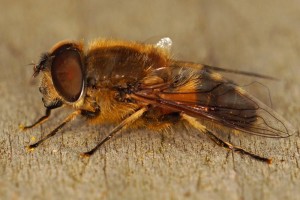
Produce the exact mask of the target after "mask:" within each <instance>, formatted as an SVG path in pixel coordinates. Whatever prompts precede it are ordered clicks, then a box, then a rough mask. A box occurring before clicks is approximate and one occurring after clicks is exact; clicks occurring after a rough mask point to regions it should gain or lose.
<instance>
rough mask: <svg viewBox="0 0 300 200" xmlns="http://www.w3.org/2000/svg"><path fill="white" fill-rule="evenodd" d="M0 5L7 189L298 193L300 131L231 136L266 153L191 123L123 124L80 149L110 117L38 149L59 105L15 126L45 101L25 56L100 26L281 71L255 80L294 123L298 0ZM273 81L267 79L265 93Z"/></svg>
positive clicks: (192, 54)
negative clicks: (161, 127)
mask: <svg viewBox="0 0 300 200" xmlns="http://www.w3.org/2000/svg"><path fill="white" fill-rule="evenodd" d="M0 13H1V18H0V27H1V34H0V38H1V45H0V71H1V73H0V91H1V98H0V105H1V112H0V127H1V131H0V145H1V150H0V176H1V178H0V197H1V199H299V198H300V190H299V188H300V166H299V162H300V159H299V156H300V139H299V135H295V136H292V137H290V138H286V139H268V138H260V137H252V136H249V135H239V136H231V137H230V140H231V142H233V143H235V144H237V145H240V146H243V147H244V148H246V149H247V150H250V151H252V152H255V153H257V154H259V155H265V156H269V157H273V164H271V165H267V164H264V163H261V162H258V161H256V160H253V159H251V158H249V157H247V156H241V155H239V154H234V153H231V152H228V151H227V150H225V149H222V148H220V147H218V146H216V145H215V144H214V143H213V142H211V141H210V140H208V139H207V138H206V137H204V136H201V134H198V133H197V132H196V131H194V130H187V129H185V128H184V127H179V128H178V129H176V130H174V131H169V132H166V133H153V132H148V131H146V130H137V131H127V132H124V133H123V134H122V135H120V136H119V137H118V138H115V139H113V140H111V141H110V142H108V143H107V144H105V146H104V147H103V148H102V149H100V150H99V151H98V152H97V153H96V154H95V155H94V156H93V157H91V158H90V159H89V160H83V159H80V158H79V157H78V153H79V152H82V151H86V150H88V149H90V148H91V147H93V146H94V145H95V144H96V143H97V141H99V140H100V139H101V138H103V137H104V135H105V134H106V133H107V132H108V131H109V130H111V128H112V127H103V126H87V125H86V124H85V123H84V122H83V121H82V119H81V120H80V119H79V120H76V121H74V122H72V123H71V124H70V125H68V126H67V127H66V128H64V130H63V131H61V132H60V133H59V134H58V135H57V136H55V137H54V138H52V139H51V140H49V141H48V142H46V143H45V144H43V145H42V146H40V147H39V148H37V149H36V150H35V151H34V152H32V153H27V152H26V151H25V149H24V146H26V145H28V144H29V142H32V140H33V139H34V138H36V139H38V138H40V137H41V133H47V132H49V131H50V130H51V129H53V128H54V127H55V126H56V125H57V124H58V123H59V122H60V121H61V120H62V119H63V118H64V117H65V116H66V115H67V114H68V113H70V110H67V111H62V112H61V111H60V110H57V111H55V112H54V115H53V117H52V119H51V120H50V121H49V122H47V123H46V124H45V125H42V126H41V127H37V128H34V129H32V130H29V131H26V132H21V131H19V129H18V125H19V124H20V123H26V124H28V123H31V122H32V121H34V120H35V119H37V118H38V117H40V116H41V115H42V114H43V113H44V108H43V104H42V102H41V95H40V94H39V92H38V89H37V85H38V83H35V84H33V85H32V84H30V77H31V75H32V66H26V64H28V63H30V61H31V60H38V58H39V57H38V56H39V54H40V53H41V52H43V51H46V50H47V49H48V48H49V47H51V45H53V44H54V43H56V42H57V41H60V40H63V39H74V40H78V39H84V42H87V41H89V40H90V39H94V38H97V37H109V38H123V39H130V40H139V41H148V40H147V39H148V38H151V37H153V36H157V35H158V36H159V37H160V36H161V37H164V36H169V37H171V38H172V39H173V42H174V49H173V50H174V51H173V52H174V57H176V58H180V59H181V60H190V61H196V62H197V61H199V62H202V63H206V64H211V65H216V66H222V67H227V68H230V69H241V70H246V71H247V70H248V71H253V72H259V73H262V74H266V75H271V76H275V77H278V78H280V79H282V80H283V81H278V82H276V81H265V80H260V79H259V81H260V82H262V83H263V84H265V85H266V86H267V87H268V88H269V90H270V92H271V96H272V101H273V107H274V109H276V110H277V111H278V112H279V113H281V114H283V115H284V116H285V117H286V118H288V119H290V120H291V121H292V122H293V124H295V126H297V123H299V122H300V116H299V111H300V106H299V102H300V92H299V91H300V90H299V85H300V79H299V77H298V76H299V74H300V67H299V65H300V57H299V49H300V35H299V33H300V30H299V28H300V27H299V17H300V7H299V2H298V1H288V2H287V1H280V0H266V1H259V0H257V1H235V0H228V1H218V2H215V1H206V0H201V1H198V0H193V1H171V0H166V1H163V2H162V1H158V0H153V1H151V3H142V2H141V1H130V2H125V1H118V2H116V1H114V2H110V1H104V2H100V1H99V2H98V1H93V2H92V1H90V2H87V1H78V2H74V1H63V2H62V1H51V2H50V1H49V2H44V1H43V2H42V1H41V2H38V1H24V2H18V3H17V2H12V1H2V3H1V7H0ZM159 37H157V40H158V39H159ZM150 41H151V39H150ZM155 41H156V39H155V40H154V42H155ZM227 76H230V74H227ZM240 79H241V80H243V83H249V82H251V81H253V80H254V79H252V78H244V77H240ZM260 88H263V87H260ZM266 93H267V92H266V90H265V89H264V88H263V89H262V92H261V94H262V96H267V95H266ZM61 133H63V134H61ZM225 138H226V137H225Z"/></svg>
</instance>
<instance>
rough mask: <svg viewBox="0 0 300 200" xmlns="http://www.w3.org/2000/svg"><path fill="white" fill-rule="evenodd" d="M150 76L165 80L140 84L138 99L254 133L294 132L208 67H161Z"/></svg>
mask: <svg viewBox="0 0 300 200" xmlns="http://www.w3.org/2000/svg"><path fill="white" fill-rule="evenodd" d="M149 76H152V77H155V76H160V79H163V80H164V84H162V83H160V84H158V85H157V87H155V85H151V86H149V85H146V86H142V87H141V89H140V90H139V91H137V92H136V93H135V95H136V96H137V97H138V98H139V100H142V101H143V100H144V101H146V102H148V103H149V102H150V103H152V104H155V105H157V106H161V107H164V108H168V109H173V110H176V111H181V112H185V113H187V114H189V115H191V116H194V117H198V118H199V119H200V118H204V119H208V120H210V121H212V122H215V123H219V124H221V125H224V126H226V127H228V128H232V129H235V130H240V131H243V132H246V133H250V134H254V135H259V136H265V137H278V138H281V137H288V136H290V135H292V134H294V133H295V132H297V130H296V129H295V128H293V126H292V125H291V124H290V123H289V122H288V121H286V120H285V119H284V118H283V117H281V116H280V115H278V114H277V113H276V112H275V111H274V110H272V109H271V108H269V107H268V106H266V105H265V104H263V103H262V102H261V101H260V100H258V99H257V98H255V97H253V96H252V95H250V94H249V93H247V92H246V91H245V90H243V89H242V88H240V87H238V86H236V85H235V84H232V82H230V81H227V80H226V79H224V78H222V77H221V75H219V74H217V73H212V72H211V71H209V70H207V69H193V68H186V67H173V68H171V69H170V68H160V69H158V70H157V71H156V70H154V71H153V72H152V74H151V75H149Z"/></svg>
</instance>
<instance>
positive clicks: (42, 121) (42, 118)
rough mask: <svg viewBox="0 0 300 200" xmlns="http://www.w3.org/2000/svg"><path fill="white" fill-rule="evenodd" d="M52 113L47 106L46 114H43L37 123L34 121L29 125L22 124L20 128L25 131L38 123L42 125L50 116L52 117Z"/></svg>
mask: <svg viewBox="0 0 300 200" xmlns="http://www.w3.org/2000/svg"><path fill="white" fill-rule="evenodd" d="M50 114H51V109H50V108H47V109H46V112H45V115H44V116H42V117H41V118H39V119H38V120H37V121H36V122H35V123H33V124H32V125H29V126H23V125H20V126H19V128H20V129H21V130H22V131H25V130H27V129H30V128H33V127H35V126H37V125H40V124H42V123H44V122H46V121H47V120H48V118H49V117H50Z"/></svg>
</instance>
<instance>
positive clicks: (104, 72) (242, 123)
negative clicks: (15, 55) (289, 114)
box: [21, 38, 296, 163]
mask: <svg viewBox="0 0 300 200" xmlns="http://www.w3.org/2000/svg"><path fill="white" fill-rule="evenodd" d="M171 44H172V41H171V40H170V39H169V38H163V39H161V40H160V41H159V42H158V43H157V44H155V45H154V44H143V43H137V42H127V41H115V40H105V39H103V40H102V39H101V40H96V41H94V42H92V43H90V45H89V47H88V48H87V49H84V46H83V44H82V43H80V42H70V41H63V42H60V43H58V44H56V45H54V47H52V48H51V49H50V51H49V52H47V53H44V54H42V56H41V59H40V61H39V63H38V64H37V65H35V66H34V74H33V76H34V77H35V76H37V75H38V74H40V73H41V74H42V81H41V85H40V87H39V91H40V92H41V93H42V95H43V98H42V101H43V103H44V106H45V107H46V112H45V115H44V116H42V117H41V118H40V119H38V120H37V121H36V122H35V123H33V124H32V125H30V126H22V127H21V128H22V129H23V130H26V129H29V128H33V127H35V126H37V125H40V124H42V123H44V122H45V121H46V120H47V119H48V118H49V117H50V115H51V110H52V109H55V108H60V107H71V108H73V109H74V112H72V113H71V114H69V115H68V116H67V117H66V118H65V119H64V121H63V122H62V123H61V124H59V125H58V126H57V127H56V128H55V129H54V130H52V131H51V132H50V133H49V134H48V135H46V136H44V137H43V138H42V139H40V140H39V141H37V142H36V143H34V144H31V145H29V146H28V149H29V150H33V149H34V148H36V147H37V146H38V145H40V144H41V143H43V142H44V141H45V140H47V139H48V138H50V137H52V136H54V135H55V134H56V133H57V132H58V130H60V129H61V128H62V127H63V126H65V125H66V124H67V123H69V122H70V121H72V120H73V119H74V118H76V117H77V116H80V115H81V116H84V117H85V118H86V119H87V120H88V121H89V122H90V123H94V124H105V123H111V124H115V125H116V126H115V128H114V129H113V130H112V131H111V132H110V133H108V135H107V136H106V137H105V138H104V139H103V140H102V141H100V142H99V143H98V145H96V146H95V147H94V148H93V149H91V150H90V151H88V152H85V153H82V156H90V155H92V154H93V153H94V152H95V151H96V150H97V149H98V148H99V147H101V146H102V145H103V144H104V143H105V142H107V141H108V140H110V139H111V138H112V137H113V136H115V134H117V133H118V132H120V131H122V130H123V129H126V128H127V127H132V128H143V127H146V128H149V129H152V130H164V129H168V128H170V127H172V126H173V125H175V124H177V123H179V122H182V121H183V122H184V123H187V124H190V125H191V126H192V127H194V128H196V129H198V130H199V131H201V132H203V133H205V134H206V135H207V136H208V137H209V138H210V139H211V140H212V141H214V142H215V143H216V144H218V145H219V146H222V147H225V148H227V149H230V150H232V151H234V152H238V153H241V154H245V155H248V156H250V157H252V158H254V159H257V160H259V161H263V162H267V163H271V159H270V158H265V157H262V156H259V155H256V154H253V153H251V152H249V151H247V150H245V149H243V148H241V147H238V146H235V145H233V144H231V143H229V142H227V141H224V140H223V139H221V138H220V137H219V136H218V133H217V132H216V129H214V126H208V125H209V124H212V125H214V124H215V125H218V126H221V127H224V128H227V129H229V130H233V131H237V132H245V133H248V134H253V135H259V136H264V137H273V138H284V137H288V136H290V135H292V134H294V133H295V132H296V129H295V128H293V126H292V125H291V124H290V123H289V122H287V121H286V120H285V119H283V118H282V117H281V116H279V115H278V114H276V112H275V111H273V110H272V109H271V108H269V107H268V106H266V105H265V104H263V103H262V102H261V101H259V100H258V99H256V98H255V97H253V96H252V95H250V94H249V93H247V92H246V91H245V90H243V89H242V88H241V87H239V86H237V85H236V84H234V83H233V82H232V81H230V80H227V79H225V78H224V77H222V76H221V75H220V74H219V73H218V71H225V72H231V73H239V74H244V75H250V76H256V77H261V78H270V77H267V76H263V75H259V74H255V73H248V72H241V71H233V70H225V69H222V68H217V67H210V66H207V65H202V64H197V63H192V62H185V61H178V60H174V59H172V58H171V56H170V53H169V50H170V47H171ZM204 122H206V123H204Z"/></svg>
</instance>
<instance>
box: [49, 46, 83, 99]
mask: <svg viewBox="0 0 300 200" xmlns="http://www.w3.org/2000/svg"><path fill="white" fill-rule="evenodd" d="M51 75H52V81H53V84H54V87H55V89H56V91H57V92H58V93H59V94H60V95H61V96H62V97H63V98H64V99H65V100H66V101H68V102H75V101H77V100H78V98H79V97H80V94H81V91H82V88H83V71H82V64H81V57H80V54H79V53H78V52H77V51H76V50H75V49H63V50H62V51H61V52H59V53H58V54H56V55H55V57H54V59H53V61H52V66H51Z"/></svg>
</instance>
